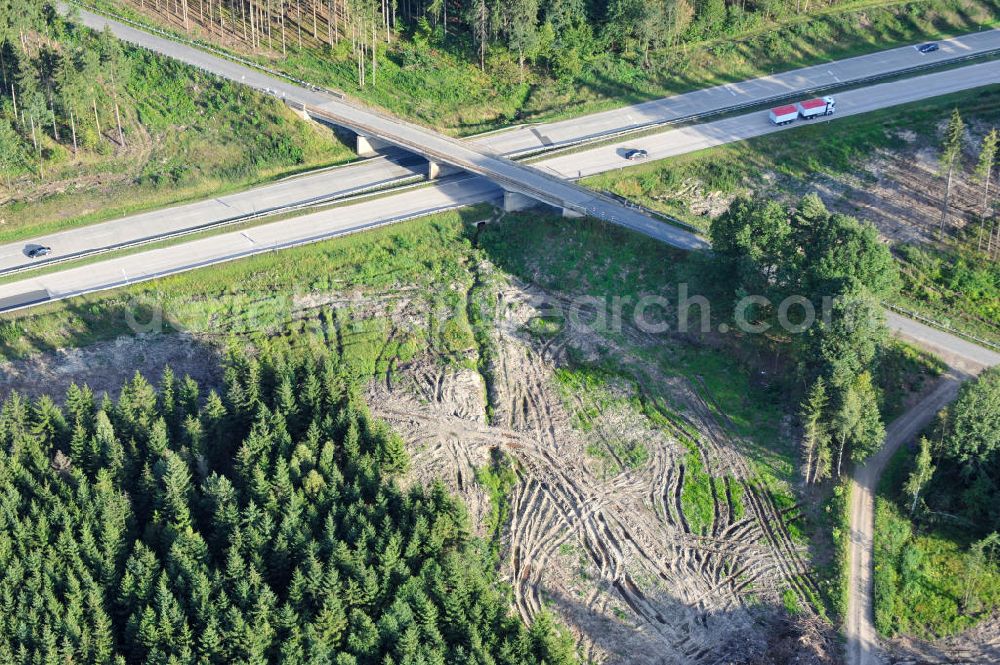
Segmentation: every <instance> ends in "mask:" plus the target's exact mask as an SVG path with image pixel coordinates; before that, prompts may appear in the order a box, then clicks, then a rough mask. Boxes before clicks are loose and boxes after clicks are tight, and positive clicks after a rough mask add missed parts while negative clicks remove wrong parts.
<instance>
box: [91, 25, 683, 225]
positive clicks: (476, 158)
mask: <svg viewBox="0 0 1000 665" xmlns="http://www.w3.org/2000/svg"><path fill="white" fill-rule="evenodd" d="M81 20H82V21H83V22H84V23H85V24H87V25H89V26H90V27H93V28H95V29H99V30H103V29H110V30H111V31H112V32H113V33H114V34H115V35H117V36H118V37H120V38H121V39H124V40H126V41H129V42H133V43H136V44H139V45H141V46H144V47H146V48H149V49H150V50H153V51H158V52H160V53H162V54H164V55H166V56H168V57H171V58H175V59H177V60H181V61H185V62H189V63H191V64H194V65H196V66H198V67H201V68H202V69H205V70H207V71H210V72H213V73H215V74H217V75H220V76H223V77H225V78H229V79H232V80H234V81H238V82H242V83H245V84H247V85H251V86H253V87H256V88H261V89H270V90H273V91H276V92H280V94H281V96H283V97H285V99H286V100H287V101H289V102H290V103H291V104H292V105H293V106H298V107H299V108H301V109H303V110H305V111H307V112H308V113H309V114H310V115H313V116H318V117H321V118H323V119H324V120H326V121H329V122H332V123H335V124H337V125H340V126H342V127H345V128H347V129H350V130H352V131H356V132H358V133H359V134H361V135H363V136H365V137H366V138H368V139H377V140H381V141H384V142H387V143H389V144H391V145H394V146H398V147H402V148H405V149H407V150H410V151H412V152H414V153H415V154H419V155H422V156H424V157H427V158H428V159H429V160H431V161H432V162H435V163H438V164H448V165H450V166H453V167H457V168H459V169H461V170H463V171H467V172H469V173H474V174H477V175H482V176H486V177H488V178H489V179H490V180H492V181H493V182H495V183H497V184H498V185H500V186H502V187H503V188H504V190H506V191H509V192H513V193H516V194H520V195H523V196H526V197H528V198H530V199H532V200H535V201H540V202H543V203H547V204H549V205H552V206H555V207H558V208H561V209H563V210H565V211H567V212H568V213H570V214H576V215H583V214H587V215H591V216H593V217H596V218H598V219H602V220H606V221H610V222H617V223H623V224H625V225H629V226H636V227H641V226H643V225H646V224H650V223H654V222H653V220H651V219H650V218H649V217H647V216H646V215H645V214H644V213H642V212H641V211H639V210H636V209H632V208H628V207H626V206H623V205H622V204H621V203H619V202H617V201H615V200H613V199H610V198H607V197H603V196H600V195H598V194H595V193H594V192H592V191H590V190H588V189H586V188H584V187H581V186H578V185H576V184H574V183H570V182H566V181H565V180H562V179H560V178H558V177H555V176H552V175H549V174H547V173H544V172H542V171H539V170H537V169H534V168H532V167H530V166H526V165H524V164H518V163H517V162H514V161H511V160H510V159H507V158H505V157H503V156H502V155H500V154H499V153H497V152H495V151H494V150H492V149H491V148H489V147H487V146H483V145H478V144H473V143H469V142H467V141H463V140H461V139H455V138H451V137H448V136H445V135H443V134H439V133H438V132H435V131H433V130H430V129H427V128H425V127H422V126H420V125H417V124H414V123H412V122H407V121H405V120H402V119H400V118H397V117H393V116H391V115H389V114H387V113H383V112H381V111H378V110H375V109H372V108H368V107H365V106H362V105H361V104H359V103H357V102H353V101H349V100H346V99H343V98H337V97H334V96H330V95H328V94H326V93H324V92H321V91H317V90H311V89H307V88H304V87H302V86H299V85H296V84H292V83H290V82H286V81H284V80H282V79H277V78H274V77H272V76H269V75H267V74H265V73H264V72H262V71H260V70H257V69H254V68H252V67H247V66H245V65H241V64H238V63H235V62H232V61H230V60H227V59H225V58H222V57H219V56H216V55H212V54H209V53H206V52H204V51H201V50H198V49H196V48H194V47H192V46H188V45H186V44H182V43H178V42H175V41H170V40H168V39H165V38H162V37H158V36H156V35H153V34H150V33H148V32H145V31H142V30H137V29H135V28H132V27H130V26H127V25H124V24H122V23H120V22H117V21H111V20H110V19H106V18H103V17H100V16H97V15H95V14H92V13H90V12H86V13H81ZM677 240H678V242H684V239H683V238H680V237H678V239H677Z"/></svg>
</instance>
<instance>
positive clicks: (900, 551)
mask: <svg viewBox="0 0 1000 665" xmlns="http://www.w3.org/2000/svg"><path fill="white" fill-rule="evenodd" d="M913 458H914V451H913V450H912V448H911V447H906V446H904V447H902V448H900V450H899V452H897V453H896V455H895V456H894V457H893V459H892V460H891V462H890V463H889V466H888V468H887V469H886V472H885V474H884V475H883V476H882V481H881V483H880V484H879V488H878V494H877V496H876V499H875V562H876V564H875V577H874V584H875V627H876V628H877V629H878V631H879V633H880V634H882V635H884V636H886V637H892V636H895V635H899V634H907V635H915V636H917V637H920V638H923V639H935V638H939V637H945V636H948V635H953V634H955V633H958V632H959V631H961V630H963V629H965V628H968V627H970V626H973V625H975V624H976V623H977V622H978V621H980V620H982V619H983V618H985V617H987V616H989V614H990V613H991V611H992V610H994V609H995V608H997V607H1000V566H998V565H996V562H994V565H992V566H989V565H987V566H986V567H985V568H980V567H975V566H974V562H973V560H972V555H971V553H970V548H969V546H970V545H971V544H972V541H973V538H972V537H971V536H970V532H971V531H972V529H970V528H969V527H968V526H963V525H962V524H961V523H960V522H957V521H949V520H948V518H947V516H941V517H942V519H938V520H934V521H932V522H928V521H927V520H922V521H920V522H918V521H916V520H914V519H913V517H912V516H911V514H910V506H908V505H907V500H906V499H905V498H904V497H903V491H902V488H903V483H904V482H906V479H907V477H908V476H909V474H910V472H911V470H912V466H913ZM973 571H974V572H973Z"/></svg>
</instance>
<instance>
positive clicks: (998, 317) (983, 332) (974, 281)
mask: <svg viewBox="0 0 1000 665" xmlns="http://www.w3.org/2000/svg"><path fill="white" fill-rule="evenodd" d="M977 232H978V229H976V228H972V229H969V232H968V233H967V235H966V236H965V237H963V238H959V239H957V240H956V241H955V242H954V243H952V244H951V245H950V246H948V247H928V246H917V245H904V246H902V247H899V248H898V250H897V252H896V255H897V257H898V258H899V261H900V265H901V267H902V271H901V273H902V277H903V289H902V291H901V293H900V295H899V297H898V299H897V300H898V304H899V305H900V306H902V307H904V308H906V309H908V310H910V311H915V312H918V313H920V314H923V315H925V316H927V317H929V318H931V319H934V320H936V321H940V322H941V323H943V324H946V325H948V326H952V327H955V328H958V329H959V330H963V331H966V332H968V333H970V334H972V335H975V336H977V337H979V338H981V339H985V340H989V341H991V342H994V343H995V344H998V345H1000V263H998V262H997V261H990V260H988V259H986V258H985V257H984V256H983V255H982V254H980V253H979V252H977V251H976V249H975V247H976V240H977V237H976V233H977Z"/></svg>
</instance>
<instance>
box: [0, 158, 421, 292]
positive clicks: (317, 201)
mask: <svg viewBox="0 0 1000 665" xmlns="http://www.w3.org/2000/svg"><path fill="white" fill-rule="evenodd" d="M409 180H414V181H416V182H405V181H409ZM423 184H424V182H423V176H421V175H414V176H409V177H404V178H400V179H399V180H398V181H396V182H394V183H390V184H389V185H388V187H386V186H385V184H384V183H383V184H378V185H372V186H370V187H362V188H359V189H358V190H357V191H353V192H349V193H346V194H339V193H338V194H332V195H329V196H319V197H316V198H313V199H310V200H308V201H302V202H299V203H293V204H289V205H283V206H274V207H272V208H264V209H261V210H254V211H252V212H248V213H243V214H241V215H234V216H232V217H226V218H225V219H220V220H215V221H212V222H206V223H205V224H199V225H198V226H189V227H187V228H184V229H178V230H176V231H167V232H165V233H159V234H156V235H152V236H147V237H145V238H138V239H136V240H129V241H126V242H121V243H117V244H114V245H105V246H104V247H98V248H95V249H88V250H82V251H79V252H74V253H72V254H66V255H65V256H56V257H52V258H51V259H46V260H43V261H38V262H34V263H30V264H24V265H20V266H13V267H11V268H4V269H0V277H6V276H9V275H16V274H18V273H22V272H30V271H33V270H39V269H43V268H48V267H51V266H56V265H59V264H61V263H67V262H70V261H78V260H80V259H85V258H89V257H93V256H100V255H101V254H108V253H110V252H117V251H121V250H126V249H132V248H135V247H142V246H144V245H151V244H154V243H158V242H163V241H165V240H173V239H175V238H183V237H184V236H189V235H195V234H197V233H204V232H205V231H212V230H215V229H222V228H225V227H227V226H234V225H236V224H244V223H249V222H253V221H255V220H258V219H266V218H268V217H274V216H275V215H281V214H284V213H289V212H295V211H297V210H309V209H310V208H317V207H320V206H323V205H326V204H328V203H348V202H351V201H359V200H364V199H367V198H370V197H372V196H377V195H379V194H381V193H383V192H387V191H392V192H403V191H407V190H408V189H414V188H416V187H419V186H421V185H423ZM0 311H4V309H3V306H2V305H0Z"/></svg>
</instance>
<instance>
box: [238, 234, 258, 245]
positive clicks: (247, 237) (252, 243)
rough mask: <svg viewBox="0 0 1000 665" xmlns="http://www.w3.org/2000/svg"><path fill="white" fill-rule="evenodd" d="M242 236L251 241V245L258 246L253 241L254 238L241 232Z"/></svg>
mask: <svg viewBox="0 0 1000 665" xmlns="http://www.w3.org/2000/svg"><path fill="white" fill-rule="evenodd" d="M240 235H241V236H243V237H244V238H246V239H247V240H249V241H250V244H251V245H256V244H257V243H255V242H254V241H253V238H251V237H250V236H248V235H247V234H246V232H245V231H240Z"/></svg>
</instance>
